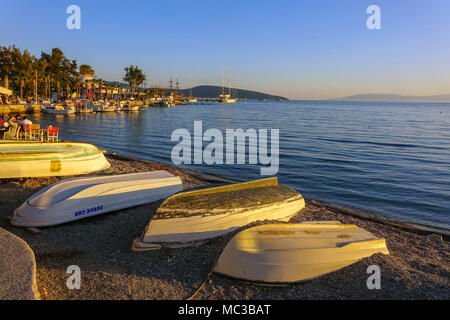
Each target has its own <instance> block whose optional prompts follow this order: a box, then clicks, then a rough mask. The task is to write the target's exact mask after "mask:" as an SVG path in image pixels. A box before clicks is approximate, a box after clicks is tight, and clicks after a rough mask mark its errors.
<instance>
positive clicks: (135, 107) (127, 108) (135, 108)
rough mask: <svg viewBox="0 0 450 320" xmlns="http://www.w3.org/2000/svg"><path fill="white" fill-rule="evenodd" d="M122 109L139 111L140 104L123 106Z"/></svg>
mask: <svg viewBox="0 0 450 320" xmlns="http://www.w3.org/2000/svg"><path fill="white" fill-rule="evenodd" d="M120 111H139V107H138V106H132V107H127V106H125V107H122V108H121V109H120Z"/></svg>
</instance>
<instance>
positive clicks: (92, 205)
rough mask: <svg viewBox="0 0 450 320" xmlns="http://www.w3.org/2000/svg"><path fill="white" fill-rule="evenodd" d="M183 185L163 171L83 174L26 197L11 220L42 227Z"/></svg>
mask: <svg viewBox="0 0 450 320" xmlns="http://www.w3.org/2000/svg"><path fill="white" fill-rule="evenodd" d="M182 189H183V186H182V183H181V180H180V178H178V177H175V176H173V175H171V174H170V173H168V172H166V171H153V172H143V173H132V174H122V175H112V176H99V177H84V178H74V179H67V180H62V181H59V182H57V183H55V184H52V185H50V186H48V187H46V188H44V189H43V190H41V191H39V192H38V193H36V194H34V195H33V196H32V197H30V198H29V199H27V201H25V202H24V203H23V204H22V205H21V206H20V207H19V208H17V209H16V210H15V211H14V215H13V218H12V219H11V223H12V224H13V225H16V226H21V227H42V226H51V225H56V224H61V223H66V222H69V221H73V220H78V219H82V218H87V217H91V216H94V215H98V214H103V213H106V212H111V211H116V210H120V209H125V208H130V207H135V206H139V205H142V204H145V203H151V202H154V201H157V200H161V199H165V198H167V197H168V196H171V195H172V194H174V193H176V192H179V191H181V190H182Z"/></svg>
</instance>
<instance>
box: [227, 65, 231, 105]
mask: <svg viewBox="0 0 450 320" xmlns="http://www.w3.org/2000/svg"><path fill="white" fill-rule="evenodd" d="M228 86H229V90H228V94H229V95H230V97H231V66H228Z"/></svg>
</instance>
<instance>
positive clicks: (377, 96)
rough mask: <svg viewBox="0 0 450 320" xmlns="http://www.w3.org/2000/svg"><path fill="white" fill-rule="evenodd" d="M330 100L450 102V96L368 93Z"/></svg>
mask: <svg viewBox="0 0 450 320" xmlns="http://www.w3.org/2000/svg"><path fill="white" fill-rule="evenodd" d="M329 100H332V101H360V102H369V101H373V102H450V94H441V95H435V96H402V95H399V94H383V93H367V94H358V95H354V96H348V97H343V98H334V99H329Z"/></svg>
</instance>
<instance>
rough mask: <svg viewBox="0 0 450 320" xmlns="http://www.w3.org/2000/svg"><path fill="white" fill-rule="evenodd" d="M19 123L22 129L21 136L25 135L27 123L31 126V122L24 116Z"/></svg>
mask: <svg viewBox="0 0 450 320" xmlns="http://www.w3.org/2000/svg"><path fill="white" fill-rule="evenodd" d="M20 124H21V126H22V130H21V132H22V136H25V132H26V129H27V125H29V126H31V125H32V124H33V122H32V121H30V120H28V117H27V116H25V117H23V118H22V121H21V122H20Z"/></svg>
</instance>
